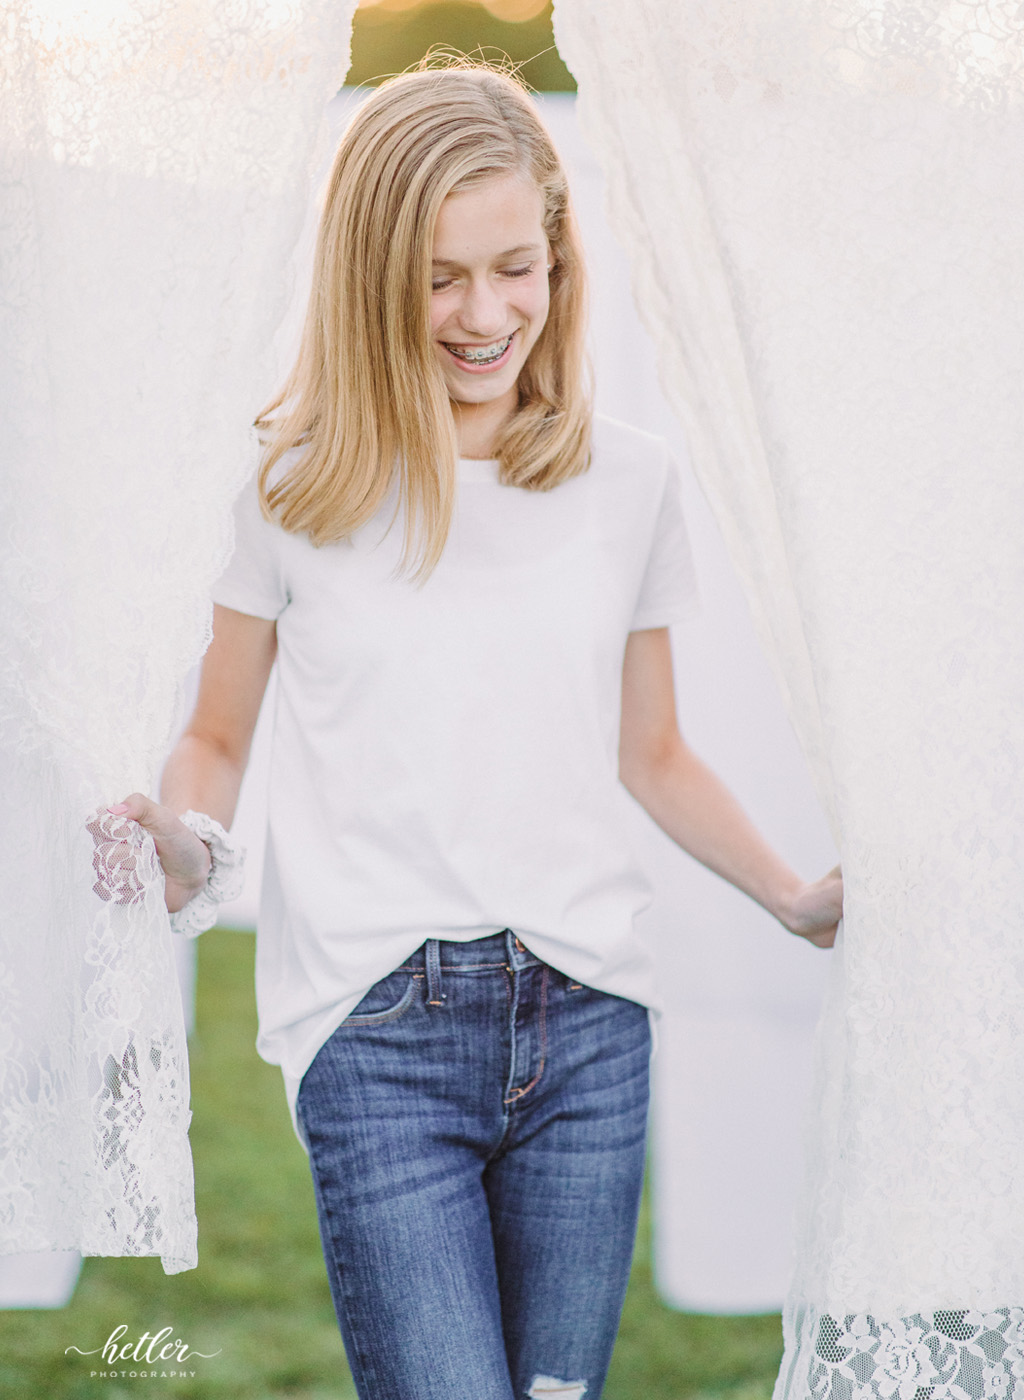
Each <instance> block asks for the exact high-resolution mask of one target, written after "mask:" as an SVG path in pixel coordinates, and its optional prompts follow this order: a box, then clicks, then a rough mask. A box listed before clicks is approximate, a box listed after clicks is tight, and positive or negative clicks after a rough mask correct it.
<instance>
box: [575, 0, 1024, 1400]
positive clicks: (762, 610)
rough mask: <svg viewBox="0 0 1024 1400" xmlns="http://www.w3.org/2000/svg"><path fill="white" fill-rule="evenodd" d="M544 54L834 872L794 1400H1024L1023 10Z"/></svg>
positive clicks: (940, 12) (655, 35) (895, 15)
mask: <svg viewBox="0 0 1024 1400" xmlns="http://www.w3.org/2000/svg"><path fill="white" fill-rule="evenodd" d="M555 26H556V37H557V40H558V44H559V48H560V51H561V53H562V55H563V57H564V58H565V60H566V62H567V63H568V65H569V67H570V68H571V69H572V71H573V73H574V75H575V76H576V78H577V80H578V82H579V91H580V98H579V100H580V107H581V113H582V119H583V124H584V127H585V129H586V130H588V132H589V134H590V136H591V139H592V142H593V145H594V149H595V151H596V152H597V154H598V155H599V157H600V159H601V160H602V162H603V164H604V165H605V167H606V169H607V171H608V177H609V186H610V190H611V200H612V205H611V215H612V219H613V223H614V225H615V226H616V228H617V230H618V233H619V236H620V237H621V238H622V240H623V242H624V244H625V245H626V247H627V249H628V251H629V253H630V255H631V259H632V265H633V274H634V282H635V290H636V294H637V300H638V304H639V306H640V308H641V312H642V314H643V316H644V319H645V320H646V322H647V324H648V327H649V329H650V330H651V332H652V335H653V336H654V339H655V341H656V344H657V347H658V352H659V357H660V360H661V364H662V366H663V378H664V383H665V387H666V391H667V394H668V396H669V398H670V400H671V401H672V403H673V405H674V406H675V408H676V409H677V411H678V412H679V414H680V416H681V417H682V419H683V421H684V422H685V424H686V426H687V431H688V434H689V436H690V440H691V446H692V455H693V460H694V465H695V469H696V471H697V473H698V475H699V476H700V478H701V481H702V484H703V486H704V489H705V491H706V493H707V495H708V497H709V500H710V502H711V504H712V506H713V508H714V509H715V513H716V515H717V517H718V520H719V523H720V525H721V528H722V532H723V535H724V536H725V539H726V542H727V544H728V546H729V549H730V553H731V554H732V556H733V560H734V562H735V563H736V565H737V569H738V572H739V574H740V576H741V578H742V580H743V582H744V584H745V587H746V589H747V592H748V596H749V598H750V601H751V607H752V611H753V613H754V615H755V620H756V622H757V624H758V626H759V630H760V633H761V636H762V639H763V641H764V643H765V648H766V652H767V653H768V655H769V658H770V660H771V661H772V663H773V666H774V668H775V671H776V674H777V676H778V678H779V681H780V685H781V687H782V689H783V692H784V694H785V695H786V697H787V700H788V703H789V707H790V711H791V714H792V717H793V720H794V724H795V727H796V729H797V732H798V734H799V735H800V737H801V740H802V742H803V744H804V748H805V751H806V752H807V755H808V758H809V760H810V763H811V766H812V769H813V771H814V774H815V777H816V781H817V785H818V790H819V793H820V795H821V797H822V801H823V804H824V806H825V807H826V809H827V811H828V812H829V814H830V818H831V822H832V826H833V830H834V833H835V836H836V840H837V845H838V847H839V849H840V851H841V853H842V860H843V868H844V874H845V879H846V889H847V903H846V918H845V931H844V934H843V937H842V939H841V942H840V945H839V946H838V947H837V950H836V953H835V955H834V966H833V976H832V980H831V986H830V990H829V994H828V997H827V1002H826V1006H825V1010H824V1015H823V1019H822V1024H821V1029H820V1035H819V1045H818V1065H817V1089H816V1098H815V1105H816V1106H815V1111H814V1115H813V1120H812V1122H811V1124H810V1127H809V1143H808V1153H807V1162H808V1168H807V1183H806V1187H805V1191H804V1201H803V1207H802V1209H801V1213H800V1219H799V1222H798V1240H797V1260H796V1267H795V1273H794V1281H793V1286H792V1290H791V1294H790V1298H789V1301H788V1304H787V1309H786V1318H785V1327H786V1347H787V1349H786V1356H785V1359H784V1362H783V1368H782V1372H781V1374H780V1381H779V1388H778V1391H777V1395H778V1397H779V1400H802V1397H804V1396H805V1395H808V1394H813V1395H815V1396H822V1397H830V1400H869V1397H871V1400H876V1397H883V1398H884V1400H889V1397H890V1396H893V1395H895V1394H897V1393H899V1395H900V1396H901V1400H910V1397H911V1396H917V1397H918V1400H923V1397H924V1396H932V1397H937V1396H941V1397H946V1396H950V1397H957V1400H964V1397H967V1396H969V1397H971V1400H981V1397H990V1396H993V1397H994V1396H999V1397H1009V1398H1010V1400H1012V1397H1014V1395H1015V1394H1016V1395H1017V1396H1018V1400H1019V1396H1020V1395H1021V1394H1024V1380H1022V1375H1021V1372H1022V1369H1024V1345H1022V1337H1021V1331H1020V1308H1021V1306H1022V1304H1024V1248H1022V1241H1024V1169H1022V1163H1024V955H1022V949H1021V938H1020V930H1021V925H1022V916H1024V811H1022V801H1021V785H1020V774H1021V765H1022V761H1024V706H1022V705H1021V703H1020V697H1021V695H1022V694H1024V646H1022V643H1021V633H1020V626H1019V613H1020V605H1021V601H1022V599H1024V556H1022V551H1021V549H1020V540H1021V537H1022V527H1024V481H1022V476H1021V472H1020V453H1021V444H1022V442H1024V404H1022V399H1021V395H1020V393H1019V384H1020V381H1021V377H1022V374H1024V318H1022V317H1021V314H1020V305H1019V289H1020V287H1021V286H1024V245H1022V244H1021V241H1020V239H1019V237H1018V234H1017V230H1018V229H1019V228H1020V227H1021V224H1022V220H1024V11H1021V9H1020V7H1019V4H1017V3H1016V0H1012V2H1010V0H1008V2H1007V3H999V2H998V0H989V2H988V3H952V2H951V0H927V2H926V3H919V4H914V5H909V4H908V5H902V4H888V3H885V4H879V3H868V0H863V3H861V0H834V2H831V3H824V4H821V5H814V6H809V5H805V4H802V3H791V2H790V0H716V2H715V3H696V0H635V2H634V3H633V4H631V5H630V6H621V5H619V4H617V3H615V0H587V3H584V0H558V4H557V6H556V13H555ZM951 1319H952V1320H951Z"/></svg>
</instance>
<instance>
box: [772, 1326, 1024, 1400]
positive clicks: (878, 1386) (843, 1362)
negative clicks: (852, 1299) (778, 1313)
mask: <svg viewBox="0 0 1024 1400" xmlns="http://www.w3.org/2000/svg"><path fill="white" fill-rule="evenodd" d="M786 1333H787V1335H786V1354H787V1360H786V1361H785V1362H784V1364H783V1368H782V1371H781V1373H780V1375H779V1380H778V1384H777V1386H776V1388H775V1400H805V1397H813V1400H1021V1397H1024V1308H1021V1307H1007V1308H995V1309H992V1310H991V1311H987V1312H985V1311H980V1310H978V1309H970V1308H950V1309H943V1310H937V1311H935V1312H929V1313H913V1314H911V1315H910V1316H908V1317H902V1318H898V1319H896V1320H895V1321H881V1320H879V1319H877V1318H874V1317H871V1316H869V1315H868V1314H865V1313H850V1314H847V1315H845V1316H833V1315H832V1314H831V1313H827V1312H819V1311H817V1310H816V1309H814V1308H810V1307H808V1308H803V1309H797V1310H794V1311H792V1312H791V1313H789V1314H788V1315H787V1327H786Z"/></svg>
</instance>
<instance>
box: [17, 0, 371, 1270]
mask: <svg viewBox="0 0 1024 1400" xmlns="http://www.w3.org/2000/svg"><path fill="white" fill-rule="evenodd" d="M353 9H354V0H289V3H281V0H232V3H227V4H225V3H215V2H214V0H197V3H194V4H190V5H188V6H182V5H179V4H176V3H174V0H142V3H138V0H135V3H128V0H109V3H107V4H104V5H103V6H91V5H85V4H82V5H75V4H71V5H68V4H65V3H57V2H56V0H12V3H11V4H9V5H8V6H7V8H6V10H5V21H6V26H7V28H6V34H5V51H4V84H3V87H2V89H0V131H2V132H3V135H2V137H0V183H2V185H3V195H2V199H0V268H2V273H0V276H2V289H0V323H2V324H0V345H2V350H0V376H2V381H3V384H4V390H5V400H6V403H5V413H4V424H3V429H2V431H3V450H2V456H3V460H4V462H5V483H4V493H5V519H4V526H5V528H4V548H3V551H2V556H0V579H2V586H3V593H4V611H3V622H2V631H0V735H2V739H0V742H2V745H3V750H4V774H5V781H4V785H3V790H2V793H0V806H2V810H3V828H2V831H3V839H2V841H0V889H2V898H3V907H4V914H5V922H4V928H3V935H2V940H0V986H2V988H3V997H4V1015H3V1018H2V1021H0V1124H2V1127H0V1139H2V1142H3V1159H2V1165H0V1220H2V1221H3V1227H4V1228H3V1240H2V1245H0V1248H2V1249H3V1251H4V1252H8V1253H13V1252H18V1251H24V1250H40V1249H54V1248H71V1247H74V1248H78V1249H80V1250H81V1251H82V1252H83V1253H86V1254H88V1253H97V1254H159V1255H160V1256H161V1257H162V1259H163V1262H164V1267H165V1268H166V1269H167V1270H168V1271H174V1270H177V1269H181V1268H187V1267H190V1266H192V1265H194V1263H195V1260H196V1240H195V1217H194V1211H193V1205H192V1176H191V1160H190V1156H189V1150H188V1141H187V1128H188V1118H189V1114H188V1070H187V1058H186V1051H185V1040H184V1029H183V1022H182V1015H181V1009H180V1006H179V1002H178V997H177V993H176V990H173V991H172V989H176V982H175V976H174V968H173V962H172V949H171V941H170V940H171V935H170V931H169V925H168V919H167V914H166V910H165V909H164V906H163V898H162V877H161V876H160V874H159V871H158V868H157V866H156V863H155V856H154V853H153V850H152V847H151V843H150V842H149V841H148V838H146V839H143V838H142V836H141V834H140V833H139V829H138V828H133V829H131V830H126V829H125V824H124V823H121V824H118V823H117V822H116V821H115V820H114V819H111V818H109V815H108V816H106V817H102V818H100V817H98V816H97V815H96V814H97V810H98V809H100V810H102V806H103V804H105V803H107V802H112V801H115V800H117V799H119V798H121V797H123V796H124V795H125V794H126V793H128V792H130V791H132V790H134V789H141V790H145V791H149V790H152V785H153V783H154V780H155V777H156V767H157V764H158V762H159V760H160V757H161V755H162V752H163V750H164V748H165V746H166V743H167V740H168V737H169V735H170V732H171V729H172V726H173V723H174V720H175V718H176V707H177V704H178V694H179V687H180V684H181V682H182V680H183V678H184V676H185V674H186V672H187V671H188V669H189V667H190V666H191V665H192V664H193V663H194V662H195V661H196V660H198V658H199V657H200V656H201V654H202V652H203V650H204V649H205V646H206V643H207V641H208V638H209V604H208V601H207V594H208V589H209V586H210V584H211V582H212V581H213V579H214V578H215V577H216V576H217V574H218V573H219V572H220V570H221V569H222V567H223V564H224V562H225V560H226V557H227V554H228V551H229V548H230V523H229V521H230V504H231V501H232V499H233V496H234V494H235V493H236V491H237V489H238V487H239V486H240V484H241V482H242V480H243V479H244V477H245V475H246V473H247V471H248V469H249V468H250V466H251V464H252V444H251V442H250V440H249V437H248V431H247V428H246V425H247V424H248V423H250V422H251V421H252V418H253V417H254V415H255V413H256V412H257V411H258V409H259V408H260V407H261V406H262V404H263V402H265V400H266V398H267V397H268V396H269V393H270V391H271V389H272V388H273V387H274V379H275V375H276V371H277V367H276V366H275V365H274V363H273V353H272V348H271V347H272V340H273V336H274V332H275V329H276V327H277V324H278V322H279V320H280V317H281V315H282V313H283V311H284V309H285V306H286V304H287V300H288V295H289V292H290V287H289V281H288V272H287V267H288V257H289V253H290V249H291V248H292V246H293V245H294V243H295V241H296V238H297V236H298V234H299V232H300V230H301V228H302V224H303V220H304V218H305V216H306V211H307V208H308V205H309V177H310V170H311V168H312V161H313V159H314V144H315V140H316V137H317V133H318V130H319V129H320V127H321V123H322V115H323V109H324V106H325V104H326V102H327V100H328V99H329V98H330V97H331V96H332V95H333V93H334V92H335V91H336V90H337V88H338V87H339V86H340V83H341V81H342V79H343V77H344V73H345V69H346V67H347V61H348V42H349V33H350V26H351V16H352V11H353ZM90 828H91V829H90ZM132 830H134V833H135V834H134V835H133V834H132Z"/></svg>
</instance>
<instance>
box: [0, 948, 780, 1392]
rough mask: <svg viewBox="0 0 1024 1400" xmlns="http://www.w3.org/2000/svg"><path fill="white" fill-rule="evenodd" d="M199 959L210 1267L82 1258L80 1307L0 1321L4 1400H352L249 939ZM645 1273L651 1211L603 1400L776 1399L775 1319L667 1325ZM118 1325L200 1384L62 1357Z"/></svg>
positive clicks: (204, 1210)
mask: <svg viewBox="0 0 1024 1400" xmlns="http://www.w3.org/2000/svg"><path fill="white" fill-rule="evenodd" d="M199 952H200V957H199V983H198V993H197V1029H196V1033H195V1036H194V1038H193V1042H192V1055H191V1063H192V1098H193V1110H194V1118H193V1121H192V1146H193V1153H194V1157H195V1169H196V1206H197V1210H198V1215H199V1260H200V1263H199V1268H198V1269H195V1270H193V1271H191V1272H189V1273H184V1274H177V1275H175V1276H173V1277H170V1278H168V1277H167V1276H166V1275H165V1274H164V1273H163V1271H162V1269H161V1267H160V1264H159V1262H158V1261H157V1260H155V1259H88V1260H86V1263H85V1267H84V1269H83V1271H82V1277H81V1280H80V1282H79V1285H78V1289H77V1291H76V1293H75V1297H74V1299H73V1300H72V1303H71V1305H70V1306H69V1307H68V1308H66V1309H64V1310H61V1311H54V1312H29V1311H25V1312H20V1311H10V1312H0V1395H2V1396H3V1397H4V1400H95V1397H99V1396H101V1395H102V1396H104V1397H110V1400H142V1397H155V1396H158V1395H159V1396H164V1397H171V1396H175V1397H176V1396H190V1397H196V1400H271V1397H292V1400H354V1397H355V1391H354V1389H353V1388H352V1383H351V1380H350V1378H349V1375H348V1370H347V1368H346V1365H345V1358H344V1353H343V1351H342V1347H341V1342H340V1339H339V1337H338V1332H337V1327H336V1324H335V1320H334V1313H333V1310H332V1308H331V1301H330V1295H329V1293H328V1289H327V1282H326V1278H325V1276H324V1272H323V1264H322V1261H321V1258H320V1246H319V1241H318V1238H317V1230H316V1215H315V1210H314V1206H313V1192H312V1187H311V1185H310V1182H309V1176H308V1170H307V1166H306V1159H305V1157H304V1155H303V1153H302V1150H301V1149H300V1147H299V1145H298V1143H297V1142H296V1141H295V1138H294V1136H293V1134H292V1130H291V1125H290V1123H289V1121H288V1114H287V1109H286V1107H285V1102H284V1095H283V1092H282V1089H281V1083H280V1076H279V1074H278V1071H277V1070H276V1069H273V1068H272V1067H270V1066H269V1065H265V1064H263V1063H262V1061H261V1060H260V1059H259V1058H258V1057H257V1055H256V1052H255V1051H254V1050H253V1048H252V1044H253V1037H254V1034H255V1017H254V1011H253V1004H252V956H253V938H252V936H251V935H250V934H239V933H231V932H228V931H225V930H219V929H217V930H214V931H213V932H211V933H208V934H205V935H204V936H203V938H202V939H201V940H200V949H199ZM649 1259H650V1230H649V1222H648V1220H647V1218H646V1215H645V1218H644V1220H643V1222H642V1226H641V1235H640V1241H639V1244H638V1247H637V1255H636V1259H635V1261H634V1267H633V1276H632V1280H631V1283H630V1290H629V1296H628V1298H627V1301H626V1311H625V1315H624V1317H623V1322H622V1329H621V1332H620V1336H619V1342H618V1346H617V1348H616V1352H615V1358H614V1360H613V1362H612V1371H611V1375H610V1377H609V1380H608V1385H607V1387H606V1389H605V1400H698V1397H700V1400H703V1397H723V1400H767V1397H768V1396H769V1395H770V1393H771V1388H772V1384H773V1381H774V1378H775V1373H776V1371H777V1369H778V1364H779V1358H780V1355H781V1351H782V1345H781V1331H780V1323H779V1318H778V1316H776V1315H771V1316H766V1317H753V1318H719V1317H701V1316H696V1315H693V1314H688V1313H677V1312H673V1311H671V1310H670V1309H669V1308H666V1307H665V1305H664V1304H663V1303H662V1302H661V1301H660V1300H659V1299H658V1296H657V1294H656V1293H655V1291H654V1288H653V1285H652V1282H651V1270H650V1263H649ZM119 1324H124V1325H125V1329H126V1330H125V1332H124V1333H123V1336H124V1337H125V1338H126V1339H130V1340H132V1341H136V1340H137V1339H138V1338H139V1337H140V1336H141V1334H142V1333H143V1332H147V1331H148V1332H150V1333H154V1332H156V1331H157V1330H158V1329H160V1328H163V1327H168V1326H169V1327H171V1328H172V1332H171V1334H169V1340H172V1341H173V1339H174V1338H181V1339H183V1340H185V1341H186V1342H187V1344H188V1346H189V1347H190V1348H191V1349H193V1350H195V1351H197V1352H216V1353H217V1355H215V1356H212V1357H210V1359H203V1358H201V1357H198V1356H197V1357H194V1358H192V1359H191V1360H190V1361H189V1362H187V1363H185V1365H184V1367H181V1368H180V1369H185V1370H188V1371H194V1373H195V1374H194V1377H193V1376H185V1377H181V1376H177V1377H173V1378H172V1377H170V1376H167V1377H162V1376H157V1377H150V1376H147V1377H146V1378H144V1379H143V1378H141V1377H136V1378H132V1377H130V1376H127V1377H125V1378H124V1379H123V1380H122V1379H120V1378H111V1377H110V1376H109V1375H108V1377H107V1378H105V1379H100V1378H98V1377H96V1378H92V1377H90V1375H89V1372H90V1370H92V1369H98V1368H97V1366H96V1363H97V1360H98V1358H95V1357H81V1356H75V1355H72V1356H71V1357H66V1356H65V1354H64V1352H65V1348H66V1347H68V1346H72V1345H76V1346H78V1347H81V1348H83V1349H87V1348H92V1347H101V1346H102V1345H103V1344H104V1342H105V1341H106V1340H107V1338H108V1337H109V1335H110V1333H111V1331H112V1330H113V1328H114V1327H116V1326H118V1325H119ZM101 1364H102V1363H101ZM131 1365H132V1363H121V1366H120V1367H119V1369H130V1368H131ZM165 1365H166V1369H168V1370H171V1369H175V1365H174V1363H172V1362H167V1363H165ZM139 1369H140V1370H141V1369H142V1368H141V1367H139ZM147 1369H149V1370H152V1369H163V1368H162V1367H157V1368H154V1367H149V1368H147ZM395 1400H401V1397H396V1398H395ZM453 1400H455V1397H453ZM458 1400H473V1398H472V1397H471V1396H465V1397H459V1398H458Z"/></svg>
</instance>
